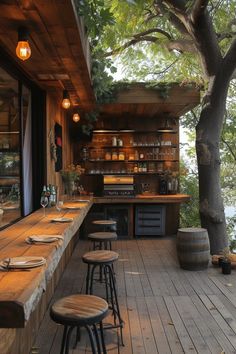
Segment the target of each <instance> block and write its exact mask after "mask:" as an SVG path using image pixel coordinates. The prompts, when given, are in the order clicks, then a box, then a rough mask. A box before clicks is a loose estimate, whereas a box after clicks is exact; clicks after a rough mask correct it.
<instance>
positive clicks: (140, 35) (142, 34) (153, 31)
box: [132, 28, 172, 40]
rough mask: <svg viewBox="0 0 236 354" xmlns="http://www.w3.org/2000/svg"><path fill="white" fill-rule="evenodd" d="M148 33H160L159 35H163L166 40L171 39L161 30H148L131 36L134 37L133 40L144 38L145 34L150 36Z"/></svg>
mask: <svg viewBox="0 0 236 354" xmlns="http://www.w3.org/2000/svg"><path fill="white" fill-rule="evenodd" d="M150 33H160V34H163V36H165V37H166V38H168V39H170V40H171V39H172V37H171V35H170V34H169V33H168V32H166V31H163V30H162V29H161V28H150V29H149V30H147V31H144V32H140V33H137V34H133V35H132V37H134V38H137V37H142V36H145V35H146V34H150Z"/></svg>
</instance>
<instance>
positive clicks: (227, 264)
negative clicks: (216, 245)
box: [221, 260, 231, 274]
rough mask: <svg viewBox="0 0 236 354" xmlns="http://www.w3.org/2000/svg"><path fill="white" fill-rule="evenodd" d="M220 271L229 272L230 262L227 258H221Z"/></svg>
mask: <svg viewBox="0 0 236 354" xmlns="http://www.w3.org/2000/svg"><path fill="white" fill-rule="evenodd" d="M221 268H222V273H223V274H231V262H230V261H227V260H223V261H222V263H221Z"/></svg>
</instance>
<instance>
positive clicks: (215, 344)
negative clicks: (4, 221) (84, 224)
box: [32, 238, 236, 354]
mask: <svg viewBox="0 0 236 354" xmlns="http://www.w3.org/2000/svg"><path fill="white" fill-rule="evenodd" d="M88 249H89V243H88V242H87V241H84V240H80V241H79V243H78V245H77V247H76V249H75V251H74V253H73V256H72V258H71V261H70V263H69V264H68V266H67V268H66V270H65V272H64V274H63V277H62V279H61V281H60V283H59V286H58V288H57V290H56V292H55V296H54V298H53V299H52V301H53V302H54V301H55V300H56V299H58V298H61V297H63V296H66V295H69V294H72V293H76V292H79V293H84V288H85V271H86V267H85V265H84V264H83V263H82V261H81V255H83V253H85V252H86V251H87V250H88ZM113 249H114V250H115V251H117V252H118V253H119V261H118V262H117V263H116V265H115V271H116V277H117V287H118V293H119V304H120V308H121V314H122V317H123V320H124V322H125V325H124V330H123V334H124V342H125V346H124V347H123V346H119V345H118V343H119V331H118V330H107V331H105V339H106V344H107V349H108V353H111V354H115V353H119V354H156V353H160V354H167V353H174V354H178V353H201V354H202V353H213V354H220V353H236V273H235V272H236V270H233V271H232V274H231V275H227V276H224V275H222V274H221V272H220V269H219V268H217V267H213V266H211V265H210V266H209V268H208V270H206V271H198V272H195V271H184V270H182V269H180V268H179V265H178V261H177V258H176V252H175V239H172V238H169V239H167V238H165V239H138V240H119V241H117V242H116V243H114V246H113ZM95 292H96V294H98V295H102V289H101V288H99V286H97V287H96V288H95ZM110 320H111V319H110V318H108V319H106V321H110ZM61 337H62V327H61V326H59V325H56V324H55V323H54V322H52V321H51V319H50V317H49V314H48V312H47V313H46V315H45V318H44V321H43V323H42V326H41V328H40V330H39V332H38V335H37V338H36V341H35V344H34V348H32V353H35V354H36V353H37V354H58V353H59V352H60V344H61ZM80 353H81V354H88V353H91V350H90V348H89V343H88V340H87V337H86V334H85V333H84V334H83V335H82V339H81V342H80V343H79V344H78V345H77V348H76V349H73V348H71V350H70V354H80Z"/></svg>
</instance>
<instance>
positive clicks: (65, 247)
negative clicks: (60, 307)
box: [0, 194, 190, 354]
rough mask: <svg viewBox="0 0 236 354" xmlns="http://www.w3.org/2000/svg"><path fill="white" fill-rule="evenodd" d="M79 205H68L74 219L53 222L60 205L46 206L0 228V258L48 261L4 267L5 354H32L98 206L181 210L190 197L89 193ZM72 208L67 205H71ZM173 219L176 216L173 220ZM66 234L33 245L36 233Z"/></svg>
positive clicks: (1, 314)
mask: <svg viewBox="0 0 236 354" xmlns="http://www.w3.org/2000/svg"><path fill="white" fill-rule="evenodd" d="M86 199H87V200H88V202H81V203H77V205H78V206H79V207H80V208H81V209H80V210H78V209H77V210H74V209H63V210H62V212H61V216H66V217H71V218H73V221H72V222H69V223H57V222H52V219H53V218H56V217H58V216H59V213H58V211H56V210H55V208H49V209H48V208H47V209H46V217H44V216H43V210H42V209H40V210H38V211H36V212H34V213H32V214H31V215H29V216H27V217H25V218H23V219H22V220H20V221H19V222H17V223H16V224H14V225H12V226H10V227H9V228H7V229H4V230H2V231H1V232H0V260H3V259H5V258H12V257H20V256H34V257H37V256H40V257H44V258H45V259H46V264H45V265H43V266H40V267H36V268H31V269H30V270H19V269H18V270H16V269H15V270H9V271H6V270H0V336H1V340H0V353H1V354H28V353H29V352H30V350H31V347H32V344H33V341H34V336H35V334H36V333H37V331H38V328H39V325H40V322H41V321H42V319H43V316H44V314H45V311H46V309H47V306H48V304H49V302H50V299H51V297H52V295H53V293H54V290H55V287H56V285H57V283H58V281H59V279H60V276H61V274H62V272H63V271H64V269H65V266H66V264H67V262H68V260H69V259H70V256H71V253H72V252H73V249H74V246H75V244H76V241H77V240H78V230H79V228H80V226H81V224H82V222H83V221H84V219H85V217H86V215H87V214H88V212H89V210H90V208H91V206H92V205H93V204H95V205H99V204H120V203H122V204H130V205H132V204H135V205H136V204H139V203H140V204H146V203H149V204H152V203H153V204H158V203H160V204H166V205H170V206H172V207H175V206H176V208H178V207H179V204H180V203H182V202H186V201H188V200H189V199H190V196H188V195H183V194H177V195H140V196H139V195H138V196H136V197H132V198H131V197H124V198H123V197H118V198H115V197H112V198H111V197H93V198H92V197H91V198H89V197H86ZM65 206H66V205H65ZM172 222H173V220H172ZM43 234H44V235H62V237H63V240H59V241H56V242H53V243H47V244H28V243H26V238H27V237H28V236H32V235H43Z"/></svg>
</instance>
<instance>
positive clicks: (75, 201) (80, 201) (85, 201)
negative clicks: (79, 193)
mask: <svg viewBox="0 0 236 354" xmlns="http://www.w3.org/2000/svg"><path fill="white" fill-rule="evenodd" d="M73 202H74V203H89V200H87V199H76V200H73Z"/></svg>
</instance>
